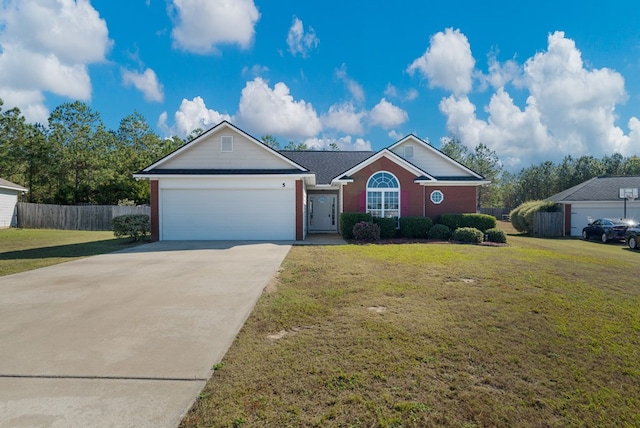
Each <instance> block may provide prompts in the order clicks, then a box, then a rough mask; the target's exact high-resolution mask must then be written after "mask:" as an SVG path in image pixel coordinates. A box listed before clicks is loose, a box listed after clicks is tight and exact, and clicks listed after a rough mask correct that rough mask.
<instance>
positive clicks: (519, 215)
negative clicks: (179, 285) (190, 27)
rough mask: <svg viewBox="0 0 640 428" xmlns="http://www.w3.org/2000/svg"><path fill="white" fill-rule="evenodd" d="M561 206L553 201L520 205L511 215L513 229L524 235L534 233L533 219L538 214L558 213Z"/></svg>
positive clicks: (530, 202)
mask: <svg viewBox="0 0 640 428" xmlns="http://www.w3.org/2000/svg"><path fill="white" fill-rule="evenodd" d="M559 210H560V208H559V206H558V205H557V204H556V203H555V202H553V201H528V202H525V203H523V204H520V205H519V206H518V207H516V208H515V209H513V211H511V213H510V214H509V216H510V218H511V224H512V225H513V227H514V228H515V229H516V230H517V231H518V232H522V233H526V234H528V235H531V234H532V233H533V218H534V215H535V213H536V212H557V211H559Z"/></svg>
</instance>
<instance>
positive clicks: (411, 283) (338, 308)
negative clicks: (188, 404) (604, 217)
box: [182, 236, 640, 427]
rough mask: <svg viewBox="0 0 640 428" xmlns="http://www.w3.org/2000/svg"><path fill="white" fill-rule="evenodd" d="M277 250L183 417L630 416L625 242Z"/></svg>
mask: <svg viewBox="0 0 640 428" xmlns="http://www.w3.org/2000/svg"><path fill="white" fill-rule="evenodd" d="M508 239H509V243H508V245H507V246H502V247H499V246H496V247H490V246H475V245H449V244H407V245H347V246H335V247H331V246H327V247H293V248H292V250H291V252H290V253H289V255H288V257H287V258H286V260H285V262H284V264H283V266H282V268H281V271H280V273H279V276H278V278H277V281H274V282H273V283H272V284H270V286H269V287H267V289H266V290H265V293H264V295H263V297H262V298H261V300H260V301H259V302H258V304H257V306H256V308H255V310H254V312H253V313H252V315H251V316H250V318H249V319H248V321H247V323H246V324H245V326H244V327H243V329H242V331H241V332H240V334H239V335H238V337H237V338H236V341H235V342H234V344H233V345H232V347H231V349H230V350H229V352H228V353H227V355H226V356H225V358H224V360H223V362H224V366H223V367H221V368H220V369H217V370H215V373H214V374H213V376H212V378H211V380H210V381H209V383H208V384H207V386H206V387H205V390H204V391H203V394H201V396H200V399H198V401H197V402H196V403H195V405H194V406H193V408H192V409H191V411H190V412H189V413H188V414H187V416H186V417H185V418H184V420H183V421H182V426H183V427H190V426H202V427H205V426H206V427H209V426H215V427H235V426H247V427H254V426H258V427H263V426H264V427H270V426H293V427H299V426H309V427H324V426H330V427H332V426H335V427H440V426H451V427H512V426H518V427H541V426H552V427H553V426H557V427H566V426H589V427H610V426H622V427H624V426H627V427H632V426H640V340H639V339H638V338H640V309H639V308H640V281H639V274H640V252H632V251H629V250H627V249H625V248H624V247H623V246H622V245H619V244H607V245H603V244H599V243H597V242H584V241H580V240H565V239H535V238H527V237H521V236H509V237H508Z"/></svg>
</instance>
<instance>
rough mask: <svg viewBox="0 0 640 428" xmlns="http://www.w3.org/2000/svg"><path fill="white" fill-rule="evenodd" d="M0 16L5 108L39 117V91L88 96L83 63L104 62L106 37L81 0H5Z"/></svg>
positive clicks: (41, 110) (99, 21)
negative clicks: (14, 107)
mask: <svg viewBox="0 0 640 428" xmlns="http://www.w3.org/2000/svg"><path fill="white" fill-rule="evenodd" d="M0 16H1V18H0V97H2V98H4V100H5V104H6V105H7V106H11V107H13V106H16V107H18V108H20V110H21V111H22V113H23V114H24V116H25V118H26V119H27V120H29V121H42V118H43V116H44V115H46V116H48V109H47V108H46V107H45V106H44V104H43V103H44V95H43V94H42V93H43V92H44V91H48V92H52V93H55V94H57V95H61V96H64V97H69V98H73V99H80V100H88V99H90V98H91V80H90V78H89V74H88V72H87V65H88V64H91V63H96V62H102V61H104V60H105V55H106V54H107V52H108V51H109V49H110V48H111V46H112V41H111V40H109V37H108V30H107V25H106V23H105V21H104V20H103V19H101V18H100V15H99V14H98V12H97V11H96V10H95V9H94V8H93V7H92V6H91V4H90V3H89V2H88V1H87V0H39V1H28V2H24V1H18V0H9V1H4V2H2V3H0ZM45 121H46V120H45Z"/></svg>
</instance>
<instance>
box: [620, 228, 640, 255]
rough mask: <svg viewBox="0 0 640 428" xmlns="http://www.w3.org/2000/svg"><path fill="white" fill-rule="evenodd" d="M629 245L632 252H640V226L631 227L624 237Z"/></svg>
mask: <svg viewBox="0 0 640 428" xmlns="http://www.w3.org/2000/svg"><path fill="white" fill-rule="evenodd" d="M624 239H625V241H627V245H628V246H629V248H631V249H632V250H640V225H638V226H634V227H630V228H628V229H627V231H626V232H625V235H624Z"/></svg>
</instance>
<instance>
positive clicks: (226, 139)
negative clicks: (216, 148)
mask: <svg viewBox="0 0 640 428" xmlns="http://www.w3.org/2000/svg"><path fill="white" fill-rule="evenodd" d="M220 151H221V152H222V153H232V152H233V135H221V136H220Z"/></svg>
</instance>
